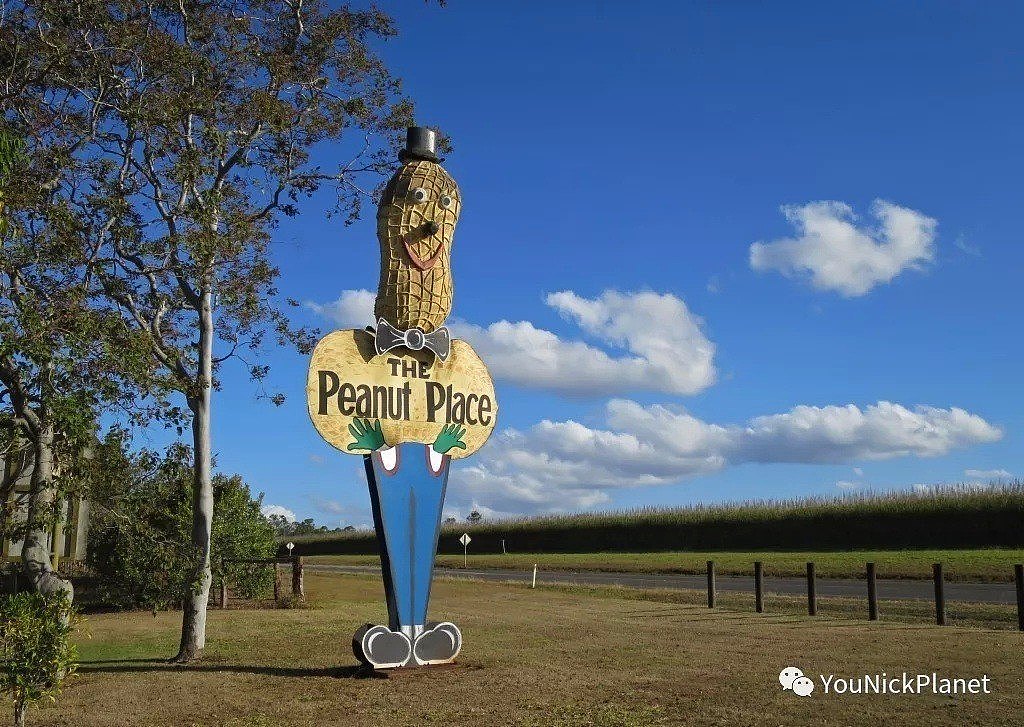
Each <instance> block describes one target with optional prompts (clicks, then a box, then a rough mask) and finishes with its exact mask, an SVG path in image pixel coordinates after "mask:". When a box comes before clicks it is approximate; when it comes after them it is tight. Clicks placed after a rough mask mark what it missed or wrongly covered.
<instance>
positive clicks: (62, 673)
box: [0, 593, 75, 727]
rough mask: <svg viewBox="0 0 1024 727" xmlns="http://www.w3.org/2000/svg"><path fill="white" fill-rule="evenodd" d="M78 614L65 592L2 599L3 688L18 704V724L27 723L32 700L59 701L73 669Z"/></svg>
mask: <svg viewBox="0 0 1024 727" xmlns="http://www.w3.org/2000/svg"><path fill="white" fill-rule="evenodd" d="M74 625H75V618H74V614H73V611H72V609H71V604H70V602H69V601H68V599H67V596H66V595H65V594H63V593H56V594H52V595H49V596H43V595H40V594H38V593H18V594H15V595H10V596H2V597H0V690H2V691H3V693H4V694H6V695H7V696H8V697H10V699H11V700H12V701H13V702H14V724H15V725H16V727H22V725H24V724H25V710H26V709H27V707H28V705H29V704H32V703H34V702H38V701H40V700H42V699H49V700H51V701H56V700H57V695H58V694H60V688H61V686H62V685H63V683H64V680H66V679H67V678H68V677H69V676H70V675H71V674H72V673H73V672H74V670H75V647H74V646H73V645H72V644H71V639H70V637H71V631H72V629H73V628H74Z"/></svg>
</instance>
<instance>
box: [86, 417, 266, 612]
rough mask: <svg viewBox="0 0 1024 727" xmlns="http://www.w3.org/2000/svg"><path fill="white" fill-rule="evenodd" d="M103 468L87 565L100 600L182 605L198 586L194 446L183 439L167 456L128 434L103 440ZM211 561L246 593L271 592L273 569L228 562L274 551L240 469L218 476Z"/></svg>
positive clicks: (121, 604) (96, 480)
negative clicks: (128, 443) (134, 443)
mask: <svg viewBox="0 0 1024 727" xmlns="http://www.w3.org/2000/svg"><path fill="white" fill-rule="evenodd" d="M101 450H102V451H101V452H100V454H99V456H100V457H102V458H103V461H104V463H105V464H104V465H103V469H104V472H103V473H97V474H95V475H94V476H93V484H92V490H91V499H92V505H93V511H92V517H91V519H90V525H89V550H88V564H89V566H90V568H91V569H92V571H93V572H94V573H95V574H96V576H97V579H96V580H97V582H98V585H97V594H96V596H97V598H98V600H99V601H100V602H101V603H103V604H104V605H107V606H113V607H116V608H146V609H149V610H152V611H157V610H162V609H166V608H171V607H177V606H179V605H180V604H181V601H182V598H183V597H184V595H185V594H186V593H187V592H188V589H190V588H192V587H193V584H192V578H193V576H194V574H195V572H196V567H195V566H196V563H197V559H198V558H200V557H201V553H199V552H197V551H196V550H195V549H194V548H193V546H192V467H191V451H190V450H189V449H188V448H187V447H184V446H182V445H180V444H177V445H173V446H171V447H170V448H169V449H168V451H167V453H166V454H165V455H164V456H163V457H159V456H157V455H155V454H154V453H152V452H148V451H143V452H128V451H127V448H126V447H125V443H124V441H123V435H122V434H120V433H115V434H113V435H111V437H108V439H107V441H105V442H104V443H103V444H102V445H101ZM213 496H214V515H213V542H212V546H211V562H212V564H213V569H214V573H215V574H216V575H217V576H218V577H219V576H221V575H223V577H224V578H225V579H226V581H227V583H228V585H229V586H230V587H231V588H232V589H233V590H235V591H236V592H237V593H239V594H240V595H242V596H243V597H255V596H256V595H258V594H260V593H266V592H267V591H268V590H269V589H270V588H271V587H272V584H273V571H272V569H269V568H267V567H264V566H251V565H247V564H244V563H227V564H226V566H225V567H224V568H223V572H222V568H221V564H222V561H224V560H228V561H231V560H235V559H256V558H270V557H273V555H274V553H275V550H276V545H275V542H274V530H273V528H272V527H271V526H270V524H269V523H268V522H267V520H266V519H265V518H264V517H263V515H262V514H261V513H260V506H261V503H262V495H260V496H258V497H256V498H253V497H252V494H251V492H250V491H249V488H248V486H247V485H246V484H245V482H244V481H243V480H242V478H241V477H240V476H238V475H233V476H226V475H221V474H218V475H215V476H214V477H213Z"/></svg>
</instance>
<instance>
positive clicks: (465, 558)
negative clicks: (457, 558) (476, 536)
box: [459, 533, 473, 568]
mask: <svg viewBox="0 0 1024 727" xmlns="http://www.w3.org/2000/svg"><path fill="white" fill-rule="evenodd" d="M472 540H473V538H471V537H469V533H463V534H462V537H461V538H459V542H460V543H462V567H463V568H469V543H470V541H472Z"/></svg>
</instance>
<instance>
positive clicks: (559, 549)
mask: <svg viewBox="0 0 1024 727" xmlns="http://www.w3.org/2000/svg"><path fill="white" fill-rule="evenodd" d="M464 532H468V533H469V534H470V536H471V537H472V538H473V541H472V544H471V545H470V552H472V553H501V552H502V542H501V541H502V539H504V540H505V547H506V549H507V550H508V552H510V553H589V552H652V551H669V550H699V551H705V550H728V551H744V550H819V551H820V550H850V549H898V548H981V547H1017V548H1019V547H1022V546H1024V483H1022V482H1020V481H1015V482H1012V483H1010V484H1005V485H995V486H991V487H984V488H979V487H968V486H951V487H940V488H935V489H929V490H927V491H924V492H893V493H885V494H865V495H855V496H845V497H836V498H809V499H805V500H789V501H763V502H745V503H740V504H734V505H709V506H703V505H697V506H692V507H684V508H672V509H640V510H631V511H627V512H615V513H583V514H575V515H557V516H545V517H534V518H517V519H506V520H493V521H486V520H485V521H482V522H479V523H476V524H473V525H470V524H468V523H456V524H447V525H445V526H444V527H443V528H442V530H441V538H440V542H439V544H438V552H439V553H444V554H458V553H461V552H462V545H461V544H460V543H459V542H458V538H459V536H460V535H462V533H464ZM292 540H294V541H295V543H296V544H297V545H298V546H299V547H298V548H297V552H299V553H302V554H304V555H331V554H353V555H355V554H370V553H376V552H377V543H376V539H375V537H374V534H373V533H372V532H367V531H355V532H349V533H343V534H331V535H320V536H316V535H314V536H308V537H295V538H292ZM282 552H283V551H282Z"/></svg>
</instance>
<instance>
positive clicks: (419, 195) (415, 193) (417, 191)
mask: <svg viewBox="0 0 1024 727" xmlns="http://www.w3.org/2000/svg"><path fill="white" fill-rule="evenodd" d="M409 196H410V197H412V199H413V201H414V202H426V201H427V197H429V196H430V195H429V194H427V190H425V189H423V187H415V188H413V189H412V191H410V192H409Z"/></svg>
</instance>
